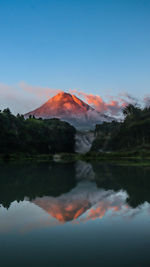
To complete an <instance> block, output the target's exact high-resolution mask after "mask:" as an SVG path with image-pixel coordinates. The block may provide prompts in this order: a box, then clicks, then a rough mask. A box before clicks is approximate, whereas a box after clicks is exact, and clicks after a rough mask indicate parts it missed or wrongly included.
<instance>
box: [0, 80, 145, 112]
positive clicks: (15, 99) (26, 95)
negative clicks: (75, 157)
mask: <svg viewBox="0 0 150 267" xmlns="http://www.w3.org/2000/svg"><path fill="white" fill-rule="evenodd" d="M59 92H62V90H61V89H53V88H49V87H41V86H33V85H29V84H27V83H26V82H24V81H22V82H19V83H17V84H16V85H7V84H2V83H0V96H1V97H0V109H4V108H6V107H9V108H10V109H11V111H12V112H13V113H15V114H16V113H18V112H19V113H22V114H23V113H27V112H29V111H31V110H34V109H36V108H38V107H39V106H41V105H42V104H43V103H44V102H46V101H47V100H48V99H49V98H50V97H52V96H54V95H56V94H58V93H59ZM69 92H70V93H71V94H75V95H76V96H78V97H79V98H81V99H83V101H85V102H86V103H88V104H89V105H90V106H91V107H93V108H94V109H95V110H96V111H98V112H101V113H102V114H107V115H109V116H113V117H120V116H121V113H122V109H123V108H124V107H125V106H126V105H128V104H129V103H132V104H136V103H139V100H138V99H137V98H136V97H134V96H132V95H131V94H129V93H127V92H121V93H120V94H118V96H116V97H114V96H107V98H106V100H104V99H103V98H102V97H101V96H99V95H93V94H87V93H85V92H82V91H77V90H71V89H70V90H69ZM142 103H143V105H144V104H145V105H146V106H150V96H149V95H147V96H145V97H144V99H143V101H142ZM89 115H90V116H96V113H94V112H93V114H89Z"/></svg>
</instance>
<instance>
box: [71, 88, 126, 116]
mask: <svg viewBox="0 0 150 267" xmlns="http://www.w3.org/2000/svg"><path fill="white" fill-rule="evenodd" d="M70 92H71V93H72V94H76V95H78V97H81V98H82V99H83V100H84V101H86V102H87V103H88V104H89V105H90V106H92V107H93V108H94V109H96V110H97V111H98V112H101V113H106V114H108V115H112V116H118V115H120V114H121V110H122V108H123V107H124V106H125V105H126V104H127V102H126V101H123V98H122V99H120V98H117V97H116V99H114V97H109V101H108V102H106V101H104V100H103V99H102V98H101V97H100V96H99V95H93V94H86V93H84V92H78V91H77V90H70Z"/></svg>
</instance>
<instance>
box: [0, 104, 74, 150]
mask: <svg viewBox="0 0 150 267" xmlns="http://www.w3.org/2000/svg"><path fill="white" fill-rule="evenodd" d="M75 133H76V130H75V128H74V127H73V126H71V125H70V124H69V123H67V122H64V121H60V120H59V119H46V120H43V119H41V118H39V119H36V118H35V117H34V116H30V117H29V118H28V119H25V118H24V116H23V115H20V114H18V115H17V116H15V115H13V114H12V113H11V111H10V110H9V109H8V108H7V109H4V110H3V111H0V154H11V153H18V152H21V153H29V154H48V153H50V154H54V153H57V152H74V146H75Z"/></svg>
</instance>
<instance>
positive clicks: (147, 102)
mask: <svg viewBox="0 0 150 267" xmlns="http://www.w3.org/2000/svg"><path fill="white" fill-rule="evenodd" d="M143 102H144V104H145V106H146V107H150V95H147V96H145V97H144V99H143Z"/></svg>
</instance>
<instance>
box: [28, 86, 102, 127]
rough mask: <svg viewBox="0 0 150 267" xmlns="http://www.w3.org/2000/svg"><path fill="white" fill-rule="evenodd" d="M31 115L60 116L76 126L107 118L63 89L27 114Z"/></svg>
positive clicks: (44, 117)
mask: <svg viewBox="0 0 150 267" xmlns="http://www.w3.org/2000/svg"><path fill="white" fill-rule="evenodd" d="M29 115H32V116H35V117H37V118H39V117H41V118H43V119H50V118H59V119H62V120H65V121H67V122H69V123H71V124H73V125H74V126H77V125H83V124H88V125H93V124H94V125H95V124H96V123H100V122H101V121H104V120H106V117H104V116H103V115H102V114H100V113H98V112H97V111H96V110H94V109H93V108H92V107H91V106H89V105H88V104H87V103H85V102H84V101H83V100H81V99H79V98H78V97H76V96H75V95H73V94H70V93H66V92H63V91H62V92H59V93H58V94H57V95H55V96H53V97H52V98H50V99H49V100H48V101H47V102H46V103H45V104H43V105H42V106H41V107H39V108H37V109H35V110H33V111H31V112H29V113H27V114H25V117H29Z"/></svg>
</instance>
